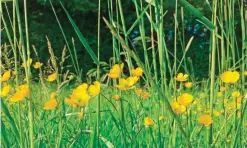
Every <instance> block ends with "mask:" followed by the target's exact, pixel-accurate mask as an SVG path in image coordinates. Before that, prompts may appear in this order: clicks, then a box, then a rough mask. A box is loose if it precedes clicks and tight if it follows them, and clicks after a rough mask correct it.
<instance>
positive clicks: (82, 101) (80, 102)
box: [65, 83, 97, 107]
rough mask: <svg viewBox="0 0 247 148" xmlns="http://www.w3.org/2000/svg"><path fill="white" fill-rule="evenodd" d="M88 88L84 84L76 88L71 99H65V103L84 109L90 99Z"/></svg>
mask: <svg viewBox="0 0 247 148" xmlns="http://www.w3.org/2000/svg"><path fill="white" fill-rule="evenodd" d="M96 85H97V83H96ZM87 88H88V85H87V84H86V83H83V84H81V85H79V86H78V87H76V88H75V89H74V90H73V92H72V95H71V98H70V99H68V98H66V99H65V103H66V104H67V105H71V106H73V107H77V106H80V107H83V106H85V105H87V104H88V102H89V99H90V96H89V95H88V93H87Z"/></svg>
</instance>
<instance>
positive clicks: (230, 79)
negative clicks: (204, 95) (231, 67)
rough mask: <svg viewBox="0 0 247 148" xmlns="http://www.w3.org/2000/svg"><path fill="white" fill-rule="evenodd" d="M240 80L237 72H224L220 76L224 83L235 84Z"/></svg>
mask: <svg viewBox="0 0 247 148" xmlns="http://www.w3.org/2000/svg"><path fill="white" fill-rule="evenodd" d="M239 78H240V74H239V72H237V71H233V72H231V71H226V72H224V73H223V74H221V76H220V79H221V80H222V81H223V82H224V83H236V82H237V81H238V80H239Z"/></svg>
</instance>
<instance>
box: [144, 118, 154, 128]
mask: <svg viewBox="0 0 247 148" xmlns="http://www.w3.org/2000/svg"><path fill="white" fill-rule="evenodd" d="M153 124H154V120H153V119H151V118H150V117H145V118H144V125H145V126H146V127H149V126H152V125H153Z"/></svg>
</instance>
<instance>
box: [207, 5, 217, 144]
mask: <svg viewBox="0 0 247 148" xmlns="http://www.w3.org/2000/svg"><path fill="white" fill-rule="evenodd" d="M213 7H214V12H213V23H214V25H215V26H216V17H217V16H216V14H217V1H214V2H213ZM216 35H217V29H214V30H213V32H212V34H211V38H212V41H211V71H210V98H209V102H210V113H211V116H212V115H213V102H214V96H215V95H214V94H215V92H214V90H215V64H216V63H215V61H216V44H217V38H216ZM208 138H209V141H208V142H209V143H208V144H209V146H210V145H211V144H212V143H213V126H212V124H211V125H210V132H209V137H208Z"/></svg>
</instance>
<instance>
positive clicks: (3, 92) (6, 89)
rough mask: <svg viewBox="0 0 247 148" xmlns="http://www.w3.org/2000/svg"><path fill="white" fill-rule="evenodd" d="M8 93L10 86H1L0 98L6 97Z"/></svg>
mask: <svg viewBox="0 0 247 148" xmlns="http://www.w3.org/2000/svg"><path fill="white" fill-rule="evenodd" d="M9 92H10V86H9V85H5V86H3V88H2V89H1V90H0V96H1V97H6V96H7V95H8V94H9Z"/></svg>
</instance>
